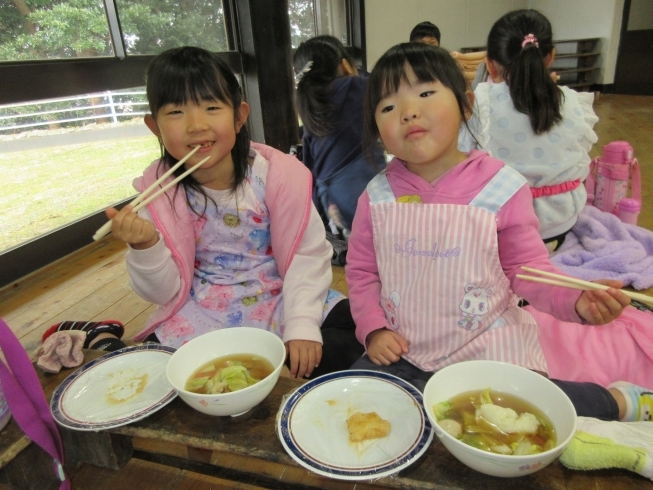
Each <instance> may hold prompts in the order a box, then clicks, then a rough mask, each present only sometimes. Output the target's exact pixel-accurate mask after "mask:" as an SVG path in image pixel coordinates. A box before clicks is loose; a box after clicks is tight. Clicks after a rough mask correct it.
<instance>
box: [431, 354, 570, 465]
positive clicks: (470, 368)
mask: <svg viewBox="0 0 653 490" xmlns="http://www.w3.org/2000/svg"><path fill="white" fill-rule="evenodd" d="M486 388H491V389H492V390H494V391H501V392H503V393H509V394H512V395H516V396H518V397H520V398H522V399H524V400H526V401H528V402H529V403H531V404H532V405H534V406H536V407H537V408H539V409H540V410H541V411H542V412H544V414H545V415H547V416H548V417H549V419H550V420H551V422H552V423H553V425H554V427H555V430H556V438H557V445H556V447H554V448H553V449H550V450H548V451H545V452H543V453H539V454H530V455H527V456H513V455H505V454H494V453H490V452H487V451H482V450H480V449H476V448H474V447H471V446H468V445H467V444H465V443H463V442H460V441H459V440H458V439H456V438H455V437H453V436H451V435H449V434H448V433H447V432H445V431H443V430H442V429H441V428H440V426H439V425H438V422H437V419H436V418H435V414H434V413H433V406H434V405H435V404H437V403H439V402H444V401H447V400H449V399H451V398H452V397H454V396H456V395H459V394H460V393H464V392H466V391H472V390H482V389H486ZM424 405H425V407H426V413H427V414H428V417H429V419H430V421H431V424H432V425H433V430H435V433H436V434H437V436H438V437H439V438H440V441H441V442H442V444H444V446H445V447H446V448H447V449H448V450H449V451H450V452H451V454H453V455H454V456H455V457H456V458H457V459H458V460H460V461H461V462H462V463H464V464H466V465H467V466H469V467H470V468H473V469H475V470H477V471H480V472H481V473H485V474H487V475H493V476H504V477H514V476H522V475H528V474H529V473H534V472H536V471H537V470H540V469H542V468H544V467H545V466H546V465H548V464H549V463H551V462H552V461H553V460H555V459H556V458H557V457H558V456H559V455H560V453H561V452H562V450H563V449H564V448H565V446H566V445H567V444H568V443H569V441H570V440H571V438H572V437H573V436H574V433H575V432H576V410H575V409H574V406H573V405H572V403H571V400H569V398H568V397H567V395H565V394H564V393H563V391H562V390H561V389H560V388H558V387H557V386H556V385H555V384H553V383H552V382H551V381H549V380H548V379H546V378H545V377H544V376H541V375H539V374H537V373H535V372H533V371H530V370H528V369H525V368H523V367H519V366H515V365H512V364H506V363H502V362H496V361H467V362H460V363H457V364H452V365H450V366H447V367H446V368H444V369H441V370H440V371H438V372H436V373H435V374H434V375H433V376H432V377H431V378H430V379H429V381H428V382H427V383H426V387H425V388H424Z"/></svg>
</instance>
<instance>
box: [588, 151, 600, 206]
mask: <svg viewBox="0 0 653 490" xmlns="http://www.w3.org/2000/svg"><path fill="white" fill-rule="evenodd" d="M598 164H599V158H598V157H596V158H595V159H593V160H592V161H591V162H590V171H589V173H588V174H587V178H586V179H585V190H586V191H587V204H588V205H589V206H591V205H592V204H594V193H595V192H596V184H595V182H594V179H595V177H594V173H595V172H596V166H597V165H598Z"/></svg>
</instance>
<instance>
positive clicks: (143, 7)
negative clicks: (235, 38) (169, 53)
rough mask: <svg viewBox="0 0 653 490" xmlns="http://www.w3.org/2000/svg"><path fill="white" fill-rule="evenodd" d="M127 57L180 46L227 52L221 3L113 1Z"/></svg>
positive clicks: (217, 0) (214, 0) (198, 0)
mask: <svg viewBox="0 0 653 490" xmlns="http://www.w3.org/2000/svg"><path fill="white" fill-rule="evenodd" d="M116 6H117V9H118V17H119V18H120V26H121V28H122V33H123V40H124V44H125V50H126V52H127V55H136V54H142V55H147V54H157V53H160V52H162V51H165V50H166V49H169V48H175V47H179V46H199V47H201V48H205V49H208V50H209V51H227V50H228V44H227V35H226V30H225V20H224V11H223V7H222V1H221V0H184V2H178V1H162V0H116Z"/></svg>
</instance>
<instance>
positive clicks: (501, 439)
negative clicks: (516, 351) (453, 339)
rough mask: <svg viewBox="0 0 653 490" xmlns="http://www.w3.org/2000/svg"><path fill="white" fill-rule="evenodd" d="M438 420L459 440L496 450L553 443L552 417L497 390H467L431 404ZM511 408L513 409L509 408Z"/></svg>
mask: <svg viewBox="0 0 653 490" xmlns="http://www.w3.org/2000/svg"><path fill="white" fill-rule="evenodd" d="M433 409H434V412H435V415H436V418H437V419H438V424H439V425H440V426H441V427H442V428H443V429H444V430H445V431H447V432H448V433H449V434H451V435H452V436H454V437H456V438H457V439H459V440H460V441H461V442H464V443H465V444H468V445H470V446H473V447H476V448H477V449H482V450H484V451H489V452H494V453H498V454H514V455H525V454H536V453H540V452H543V451H547V450H549V449H552V448H553V447H555V445H556V433H555V428H554V426H553V423H552V422H551V420H550V419H549V418H548V417H547V416H546V415H544V413H543V412H542V411H541V410H539V409H538V408H537V407H535V406H533V405H532V404H531V403H528V402H527V401H526V400H523V399H522V398H519V397H517V396H514V395H509V394H506V393H501V392H498V391H492V390H489V389H486V390H475V391H468V392H465V393H462V394H460V395H457V396H455V397H453V398H451V399H450V400H449V401H447V402H443V403H438V404H436V405H435V406H434V407H433ZM505 409H511V410H512V411H514V412H511V411H510V410H505Z"/></svg>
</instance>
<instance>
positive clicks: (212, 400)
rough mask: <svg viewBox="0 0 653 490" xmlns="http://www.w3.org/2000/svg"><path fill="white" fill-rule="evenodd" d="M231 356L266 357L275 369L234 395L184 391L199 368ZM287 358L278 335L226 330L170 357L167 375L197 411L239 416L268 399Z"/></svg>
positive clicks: (209, 335)
mask: <svg viewBox="0 0 653 490" xmlns="http://www.w3.org/2000/svg"><path fill="white" fill-rule="evenodd" d="M232 354H253V355H258V356H261V357H264V358H266V359H267V360H268V361H270V362H271V363H272V365H273V366H274V367H275V369H274V371H273V372H272V374H270V375H269V376H268V377H267V378H265V379H262V380H261V381H259V382H258V383H256V384H254V385H252V386H249V387H247V388H244V389H242V390H238V391H234V392H233V393H219V394H216V395H202V394H198V393H192V392H190V391H186V390H185V389H184V385H185V384H186V381H187V380H188V378H189V377H190V376H191V375H192V374H193V372H195V370H196V369H197V368H199V367H200V366H202V365H203V364H206V363H207V362H209V361H211V360H213V359H215V358H217V357H222V356H228V355H232ZM285 358H286V348H285V346H284V344H283V342H282V341H281V339H280V338H279V337H277V336H276V335H275V334H273V333H271V332H268V331H266V330H261V329H259V328H250V327H235V328H227V329H223V330H216V331H215V332H211V333H207V334H204V335H201V336H199V337H197V338H195V339H193V340H191V341H190V342H188V343H187V344H184V345H182V346H181V347H180V348H179V349H177V351H176V352H175V353H174V354H173V355H172V356H171V357H170V361H168V367H167V369H166V374H167V376H168V381H169V382H170V384H171V385H172V386H173V387H174V388H175V390H177V393H178V394H179V397H180V398H181V399H182V400H184V401H185V402H186V403H188V404H189V405H190V406H191V407H193V408H194V409H196V410H199V411H200V412H204V413H206V414H209V415H238V414H241V413H243V412H246V411H247V410H249V409H251V408H253V407H255V406H256V405H258V404H259V403H260V402H261V401H263V399H264V398H265V397H266V396H268V394H269V393H270V391H272V388H274V385H275V384H276V382H277V379H279V373H280V372H281V368H282V367H283V363H284V360H285Z"/></svg>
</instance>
